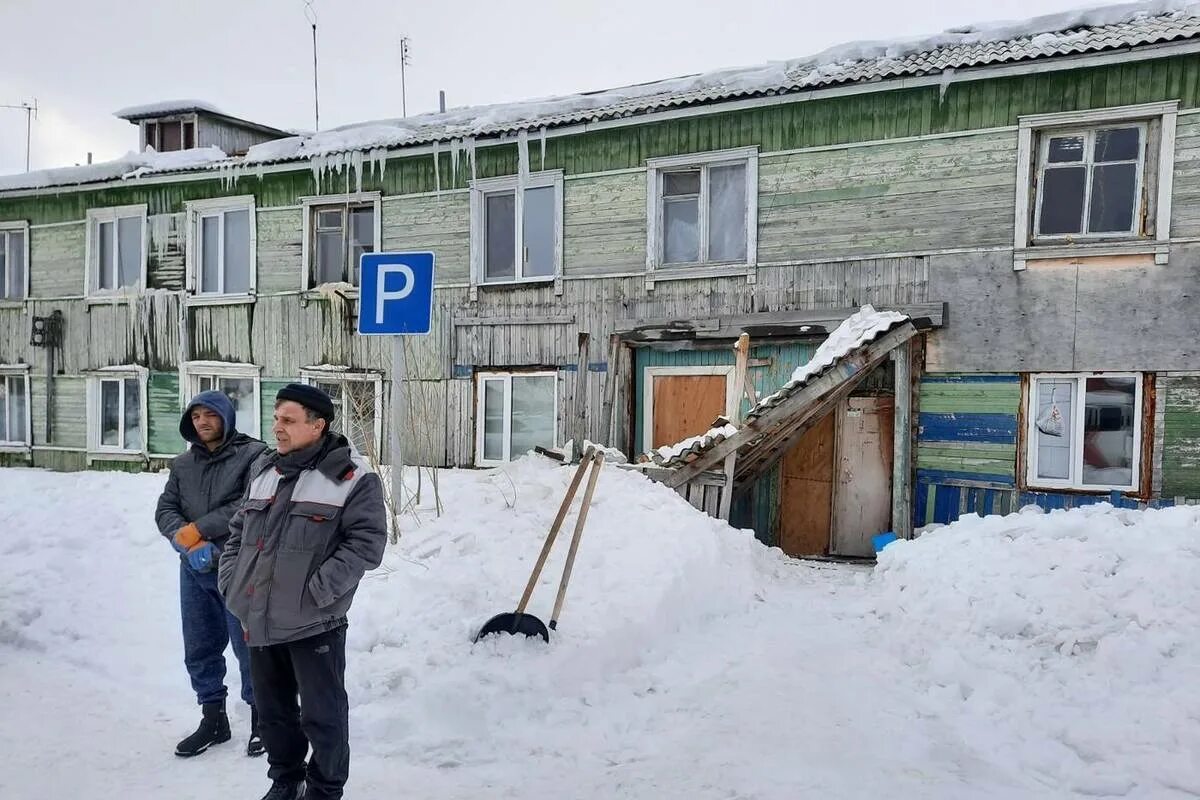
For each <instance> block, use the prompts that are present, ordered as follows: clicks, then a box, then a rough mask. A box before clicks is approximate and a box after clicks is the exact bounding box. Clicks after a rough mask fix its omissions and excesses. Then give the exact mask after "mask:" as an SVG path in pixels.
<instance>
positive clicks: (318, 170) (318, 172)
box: [308, 156, 325, 194]
mask: <svg viewBox="0 0 1200 800" xmlns="http://www.w3.org/2000/svg"><path fill="white" fill-rule="evenodd" d="M308 166H309V168H310V169H312V176H313V185H314V186H315V187H316V191H315V193H316V194H320V193H321V178H322V177H324V173H325V156H313V157H312V158H311V159H309V162H308Z"/></svg>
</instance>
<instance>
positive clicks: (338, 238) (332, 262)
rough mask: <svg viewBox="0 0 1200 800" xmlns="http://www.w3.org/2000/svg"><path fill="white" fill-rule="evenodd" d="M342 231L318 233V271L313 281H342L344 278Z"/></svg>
mask: <svg viewBox="0 0 1200 800" xmlns="http://www.w3.org/2000/svg"><path fill="white" fill-rule="evenodd" d="M344 257H345V255H344V252H343V250H342V232H341V231H340V230H339V231H334V232H332V233H318V234H317V273H316V275H315V276H314V280H313V283H315V284H317V285H318V286H319V285H320V284H322V283H340V282H341V280H342V277H343V275H342V266H343V263H342V259H343V258H344Z"/></svg>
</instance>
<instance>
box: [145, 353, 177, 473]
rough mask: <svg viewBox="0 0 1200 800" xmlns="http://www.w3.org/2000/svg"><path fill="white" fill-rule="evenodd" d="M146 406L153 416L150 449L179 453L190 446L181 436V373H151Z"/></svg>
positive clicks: (148, 381) (150, 423) (170, 453)
mask: <svg viewBox="0 0 1200 800" xmlns="http://www.w3.org/2000/svg"><path fill="white" fill-rule="evenodd" d="M146 408H147V412H148V413H149V415H150V419H149V425H150V437H149V440H148V441H149V445H150V452H151V453H154V454H156V455H178V454H179V453H182V452H183V451H184V450H186V449H187V443H186V442H184V441H183V437H182V436H180V435H179V415H180V414H181V413H182V411H183V409H181V408H180V407H179V374H178V373H175V372H151V373H150V376H149V378H148V379H147V382H146Z"/></svg>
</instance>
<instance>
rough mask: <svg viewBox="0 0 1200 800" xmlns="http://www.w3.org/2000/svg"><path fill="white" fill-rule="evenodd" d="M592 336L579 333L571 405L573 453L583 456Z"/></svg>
mask: <svg viewBox="0 0 1200 800" xmlns="http://www.w3.org/2000/svg"><path fill="white" fill-rule="evenodd" d="M591 340H592V335H591V334H590V333H588V332H587V331H580V332H579V366H578V367H577V371H576V373H575V397H574V402H573V403H572V414H573V416H574V419H573V422H574V428H573V430H572V433H571V435H572V437H573V438H574V439H575V448H574V449H575V452H576V453H579V454H580V455H582V454H583V441H584V439H586V438H587V395H588V391H587V381H588V368H587V367H588V361H587V358H588V343H589V342H591Z"/></svg>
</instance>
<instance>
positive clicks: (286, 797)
mask: <svg viewBox="0 0 1200 800" xmlns="http://www.w3.org/2000/svg"><path fill="white" fill-rule="evenodd" d="M262 800H304V781H300V782H299V783H293V782H291V781H275V782H274V783H272V784H271V789H270V791H268V792H267V793H266V794H264V795H263V796H262Z"/></svg>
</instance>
